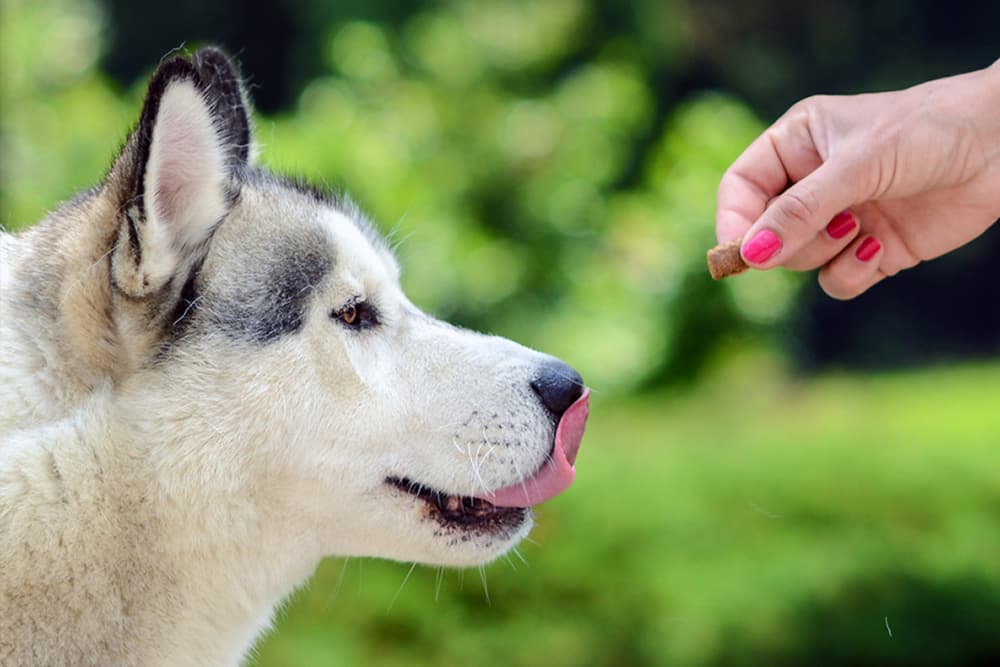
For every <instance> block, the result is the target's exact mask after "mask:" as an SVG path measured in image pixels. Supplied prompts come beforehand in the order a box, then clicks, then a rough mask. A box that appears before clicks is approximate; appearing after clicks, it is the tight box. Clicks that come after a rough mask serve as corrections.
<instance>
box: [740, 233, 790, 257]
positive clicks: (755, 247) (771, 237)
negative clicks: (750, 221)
mask: <svg viewBox="0 0 1000 667" xmlns="http://www.w3.org/2000/svg"><path fill="white" fill-rule="evenodd" d="M779 250H781V239H779V238H778V235H777V234H775V233H774V232H772V231H771V230H770V229H762V230H760V231H759V232H757V233H756V234H754V236H753V238H752V239H750V240H749V241H747V242H746V243H744V244H743V256H744V257H746V259H747V261H748V262H751V263H753V264H763V263H764V262H766V261H767V260H769V259H771V258H772V257H774V255H775V253H777V252H778V251H779Z"/></svg>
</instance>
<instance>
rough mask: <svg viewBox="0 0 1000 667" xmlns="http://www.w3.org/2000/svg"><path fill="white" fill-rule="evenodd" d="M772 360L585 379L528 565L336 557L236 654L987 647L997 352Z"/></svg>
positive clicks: (969, 660) (830, 657) (736, 653)
mask: <svg viewBox="0 0 1000 667" xmlns="http://www.w3.org/2000/svg"><path fill="white" fill-rule="evenodd" d="M781 377H782V376H781V375H780V374H779V373H773V372H771V371H770V370H769V369H768V368H767V366H766V365H762V364H750V365H749V366H746V365H744V366H736V367H733V366H730V367H729V368H728V370H724V371H721V372H719V373H717V374H716V375H714V376H713V377H712V378H710V379H708V380H707V381H705V382H703V383H702V384H701V385H700V386H699V388H698V389H696V390H695V391H694V392H691V393H685V394H664V395H657V396H648V397H644V398H632V399H627V400H625V399H623V400H608V401H602V400H601V398H600V395H599V394H598V396H597V399H596V400H595V403H594V406H593V412H592V417H591V423H590V428H589V430H588V434H587V436H586V438H585V440H584V446H583V448H582V449H581V454H580V458H579V461H578V480H577V483H576V484H575V485H574V487H573V488H572V489H571V490H570V491H569V492H568V493H566V494H565V495H564V496H562V497H560V498H558V499H556V500H554V501H552V502H550V503H548V504H547V505H546V506H544V507H542V508H541V509H540V510H539V511H538V526H537V527H536V529H535V531H534V532H533V534H532V538H533V541H532V542H528V543H525V544H523V545H522V546H521V548H520V552H521V554H523V558H524V561H526V562H522V560H521V559H520V558H518V557H513V556H512V557H511V558H509V559H501V560H500V561H499V562H497V563H495V564H493V565H491V566H490V567H488V568H486V569H485V571H484V572H483V573H482V575H483V576H482V577H481V573H480V572H477V571H476V570H471V571H467V572H464V573H463V572H457V571H451V570H448V571H440V570H437V569H435V568H427V567H417V568H416V569H415V570H414V571H413V572H412V573H411V574H409V575H408V572H409V570H410V566H409V565H402V564H396V563H387V562H379V561H374V560H364V561H359V560H351V561H344V560H342V559H329V560H327V561H326V562H324V563H323V565H322V566H321V567H320V569H319V571H318V573H317V575H316V576H315V577H314V578H313V580H312V581H311V582H310V584H309V585H308V586H307V587H306V588H304V589H303V590H302V591H300V592H299V593H298V594H297V595H296V596H295V597H294V598H293V600H292V601H291V603H290V604H289V605H288V606H287V608H286V609H285V610H284V611H283V612H282V613H281V614H280V619H279V623H278V627H277V630H276V631H275V632H273V633H272V634H271V635H269V636H268V637H267V638H266V640H265V641H264V642H263V643H262V644H261V645H260V646H259V647H258V650H257V655H256V661H255V662H254V663H253V664H255V665H258V666H260V667H263V666H265V665H269V666H270V665H283V666H289V667H290V666H297V665H303V666H305V665H321V664H322V665H380V666H394V665H399V666H403V665H406V666H408V667H409V666H421V665H427V666H435V667H440V666H441V665H473V664H474V665H492V664H496V665H505V666H508V667H510V666H519V665H523V666H526V667H527V666H534V665H545V666H546V667H559V666H571V665H572V666H576V665H756V664H768V665H782V664H788V665H793V664H810V665H817V664H856V665H865V664H871V665H897V664H898V665H922V664H926V665H939V664H973V663H975V662H976V661H981V662H982V664H986V662H987V661H988V660H989V659H991V658H997V657H1000V635H997V634H996V629H997V627H1000V625H998V624H1000V556H998V554H1000V530H998V527H1000V366H996V365H985V366H968V367H962V368H953V369H938V370H934V371H925V372H914V373H903V374H897V375H886V376H877V377H858V376H832V377H826V378H821V379H818V380H813V381H809V382H794V381H789V380H783V379H780V378H781ZM747 378H756V380H755V381H754V382H753V383H751V382H749V381H748V380H747ZM484 579H485V581H486V583H487V584H488V590H489V595H488V598H487V594H486V592H485V591H484V584H483V580H484Z"/></svg>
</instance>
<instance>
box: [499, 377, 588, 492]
mask: <svg viewBox="0 0 1000 667" xmlns="http://www.w3.org/2000/svg"><path fill="white" fill-rule="evenodd" d="M589 414H590V390H589V389H584V390H583V395H582V396H580V398H578V399H577V400H576V402H575V403H573V405H571V406H569V408H568V409H567V410H566V412H565V413H563V416H562V419H560V420H559V426H558V427H557V428H556V443H555V447H553V448H552V456H551V457H550V458H549V460H548V461H546V462H545V463H544V464H543V465H542V467H541V468H540V469H539V470H538V472H536V473H535V475H534V477H532V478H531V479H526V480H524V481H521V482H518V483H517V484H512V485H511V486H508V487H506V488H503V489H500V490H498V491H494V492H493V493H490V494H487V495H485V496H483V499H484V500H488V501H489V502H491V503H493V504H494V505H496V506H498V507H530V506H531V505H537V504H539V503H543V502H545V501H546V500H548V499H549V498H553V497H555V496H557V495H559V494H560V493H562V492H563V491H565V490H566V489H567V488H569V485H570V484H572V483H573V478H574V477H575V476H576V470H575V469H574V468H573V463H575V462H576V453H577V452H578V451H579V450H580V441H581V440H582V439H583V429H584V427H585V426H586V424H587V415H589Z"/></svg>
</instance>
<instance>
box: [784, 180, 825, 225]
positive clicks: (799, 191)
mask: <svg viewBox="0 0 1000 667" xmlns="http://www.w3.org/2000/svg"><path fill="white" fill-rule="evenodd" d="M819 208H820V205H819V198H818V197H816V195H815V193H813V192H812V190H810V189H808V188H804V187H799V188H792V189H790V190H788V191H787V192H786V193H785V194H783V195H782V196H781V198H780V199H779V200H778V201H777V202H775V205H774V213H773V216H774V217H773V220H774V223H775V224H776V225H778V226H779V227H781V228H782V229H784V230H787V231H792V232H795V231H796V230H797V229H800V228H809V226H810V223H811V222H812V220H813V219H814V218H815V217H816V215H817V214H818V212H819Z"/></svg>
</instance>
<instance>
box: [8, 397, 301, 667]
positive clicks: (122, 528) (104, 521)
mask: <svg viewBox="0 0 1000 667" xmlns="http://www.w3.org/2000/svg"><path fill="white" fill-rule="evenodd" d="M112 396H113V392H112V390H111V389H110V388H106V389H102V390H99V391H98V392H96V393H95V395H94V396H93V397H92V399H91V400H90V401H88V402H87V404H86V405H85V406H84V409H81V410H80V411H79V412H78V413H77V414H75V415H73V416H72V417H71V418H68V419H66V420H63V421H61V422H58V423H55V424H52V425H49V426H45V427H41V428H37V429H31V430H26V431H23V432H21V433H19V434H17V435H16V436H15V437H13V438H12V439H10V440H9V441H8V445H7V447H5V452H4V454H5V457H6V458H5V459H3V460H2V461H0V485H7V486H8V488H15V487H16V488H17V490H18V493H17V494H16V496H15V497H5V500H6V501H9V504H8V510H5V511H7V512H9V514H8V515H7V516H6V517H4V518H3V519H2V520H0V541H4V540H7V541H9V544H6V545H0V546H4V553H11V554H13V556H14V557H13V558H12V562H11V563H10V564H7V563H5V567H4V568H2V571H0V591H3V592H4V593H5V595H4V596H0V655H8V657H10V656H13V657H14V658H22V657H23V658H24V661H25V662H28V663H31V662H41V663H45V664H49V663H60V662H65V661H67V660H70V658H69V657H68V656H72V655H77V656H79V655H101V654H104V655H106V654H107V651H108V649H109V648H110V650H111V653H112V654H114V655H116V656H117V657H118V660H117V661H116V664H123V665H131V664H137V665H160V664H162V665H179V664H184V665H200V664H206V665H220V664H237V663H238V662H239V660H240V658H241V657H242V655H243V654H244V653H245V652H246V650H247V649H248V648H249V647H250V646H251V645H252V643H253V641H254V638H255V637H257V636H258V635H259V634H260V633H261V632H262V631H264V630H266V629H267V628H268V626H269V625H270V619H271V613H272V610H273V609H274V607H275V606H276V605H277V604H278V603H279V602H280V601H281V600H282V599H283V598H284V597H285V596H286V595H287V594H288V593H289V592H290V591H291V590H292V589H294V588H295V586H297V585H298V584H300V583H301V582H303V581H304V580H305V579H306V578H307V577H308V576H309V575H310V574H311V573H312V571H313V570H314V569H315V567H316V565H317V563H318V561H319V553H318V550H317V549H316V548H313V547H312V545H302V544H301V542H302V540H303V539H311V538H310V537H309V533H308V531H303V530H302V527H300V526H296V525H294V520H293V521H291V522H290V521H288V520H287V517H286V519H285V520H284V521H277V520H275V519H274V516H273V514H271V512H272V511H273V510H269V511H264V510H263V509H262V508H263V507H264V506H265V505H267V504H269V503H273V502H274V498H273V497H271V496H270V493H269V491H268V489H267V485H266V484H265V485H264V487H263V488H259V489H256V490H255V492H253V493H250V492H248V490H247V489H241V490H240V492H239V493H234V492H233V491H234V490H233V489H230V488H226V487H225V486H223V485H218V484H215V485H212V484H208V483H206V481H205V479H204V478H202V479H196V478H192V476H197V475H202V476H204V475H211V471H206V470H202V471H199V470H197V469H195V468H191V467H188V468H177V469H171V468H169V467H164V465H163V463H162V461H158V460H156V458H157V457H160V456H161V454H162V452H161V448H162V447H164V446H171V447H177V446H183V443H181V442H176V443H174V442H171V443H167V442H154V441H150V440H145V441H144V440H143V436H144V435H145V436H148V435H150V434H143V433H141V432H137V431H136V429H135V428H134V427H132V426H131V425H126V426H122V424H123V421H122V419H121V417H120V415H117V414H115V409H114V403H113V400H112ZM178 460H180V459H178ZM185 478H186V479H185ZM39 517H44V521H42V522H40V521H39V519H38V518H39ZM22 519H23V520H22ZM29 519H30V520H29ZM5 523H6V525H4V524H5ZM39 525H44V526H45V527H46V530H45V532H44V534H41V533H38V532H30V531H28V530H27V527H29V526H34V527H37V526H39ZM21 527H23V528H21ZM54 545H58V548H56V547H55V546H54ZM303 554H312V555H311V556H303ZM22 593H23V594H22ZM8 605H9V607H10V608H6V607H7V606H8ZM43 619H44V620H45V621H46V623H48V624H49V625H43V624H41V621H42V620H43ZM90 619H101V622H100V624H99V625H97V623H96V621H94V622H93V623H92V622H91V621H90ZM110 619H113V622H110ZM91 625H93V627H91ZM9 638H15V641H16V644H14V645H13V646H12V647H11V646H7V645H6V644H5V642H8V641H11V639H9ZM97 647H101V651H94V650H92V649H93V648H97ZM18 651H22V652H23V651H29V652H30V654H25V655H21V654H20V653H18ZM39 651H41V652H43V654H40V653H39ZM14 662H15V663H18V660H17V659H15V660H14Z"/></svg>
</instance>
